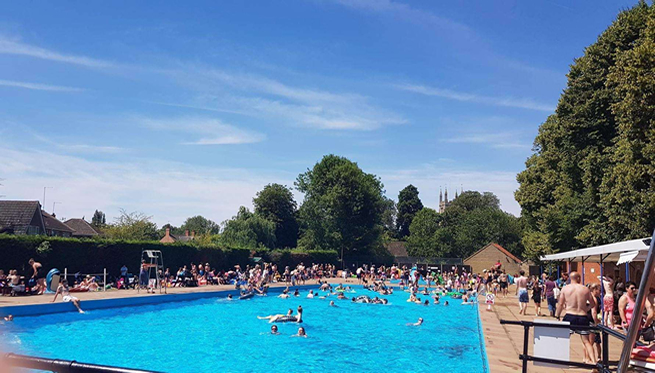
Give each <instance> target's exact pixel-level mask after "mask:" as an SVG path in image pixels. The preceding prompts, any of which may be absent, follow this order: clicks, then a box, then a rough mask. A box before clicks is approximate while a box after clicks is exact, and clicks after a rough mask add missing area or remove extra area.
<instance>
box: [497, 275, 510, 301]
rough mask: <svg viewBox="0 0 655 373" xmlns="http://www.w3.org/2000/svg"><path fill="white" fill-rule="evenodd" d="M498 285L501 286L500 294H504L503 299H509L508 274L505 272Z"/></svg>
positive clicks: (499, 278) (499, 277)
mask: <svg viewBox="0 0 655 373" xmlns="http://www.w3.org/2000/svg"><path fill="white" fill-rule="evenodd" d="M498 283H499V284H500V292H501V294H503V298H507V289H508V287H509V285H508V282H507V273H505V270H503V272H502V273H501V274H500V276H498Z"/></svg>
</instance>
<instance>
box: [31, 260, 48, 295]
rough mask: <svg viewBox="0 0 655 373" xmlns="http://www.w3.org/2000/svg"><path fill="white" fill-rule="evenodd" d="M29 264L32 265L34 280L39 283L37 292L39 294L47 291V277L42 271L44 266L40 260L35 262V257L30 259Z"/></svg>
mask: <svg viewBox="0 0 655 373" xmlns="http://www.w3.org/2000/svg"><path fill="white" fill-rule="evenodd" d="M28 263H29V265H30V267H32V271H33V273H32V278H33V279H34V282H35V283H36V284H37V292H38V294H39V295H41V294H43V292H44V291H45V288H46V285H45V277H44V276H43V274H42V273H41V269H42V268H43V266H42V265H41V263H39V262H35V261H34V259H30V260H29V262H28Z"/></svg>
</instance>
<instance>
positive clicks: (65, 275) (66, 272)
mask: <svg viewBox="0 0 655 373" xmlns="http://www.w3.org/2000/svg"><path fill="white" fill-rule="evenodd" d="M67 279H68V268H64V280H67Z"/></svg>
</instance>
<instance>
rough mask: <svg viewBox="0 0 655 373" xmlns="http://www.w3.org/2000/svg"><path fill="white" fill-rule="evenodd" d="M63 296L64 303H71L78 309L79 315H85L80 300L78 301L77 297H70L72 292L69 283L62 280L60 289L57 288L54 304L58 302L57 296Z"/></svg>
mask: <svg viewBox="0 0 655 373" xmlns="http://www.w3.org/2000/svg"><path fill="white" fill-rule="evenodd" d="M59 294H61V296H62V298H63V300H64V302H71V303H73V305H74V306H75V308H77V311H78V312H79V313H84V311H82V308H81V307H80V300H79V299H77V298H76V297H74V296H72V295H70V290H69V288H68V281H66V280H62V281H61V282H60V283H59V287H57V291H56V292H55V297H54V298H53V299H52V303H54V302H55V301H56V300H57V296H59Z"/></svg>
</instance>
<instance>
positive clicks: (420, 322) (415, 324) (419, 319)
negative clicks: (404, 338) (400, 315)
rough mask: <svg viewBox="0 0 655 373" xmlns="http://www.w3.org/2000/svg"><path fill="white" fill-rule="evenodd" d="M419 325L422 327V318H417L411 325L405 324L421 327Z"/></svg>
mask: <svg viewBox="0 0 655 373" xmlns="http://www.w3.org/2000/svg"><path fill="white" fill-rule="evenodd" d="M421 325H423V318H422V317H419V318H418V321H417V322H415V323H413V324H412V323H408V324H407V326H421Z"/></svg>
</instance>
